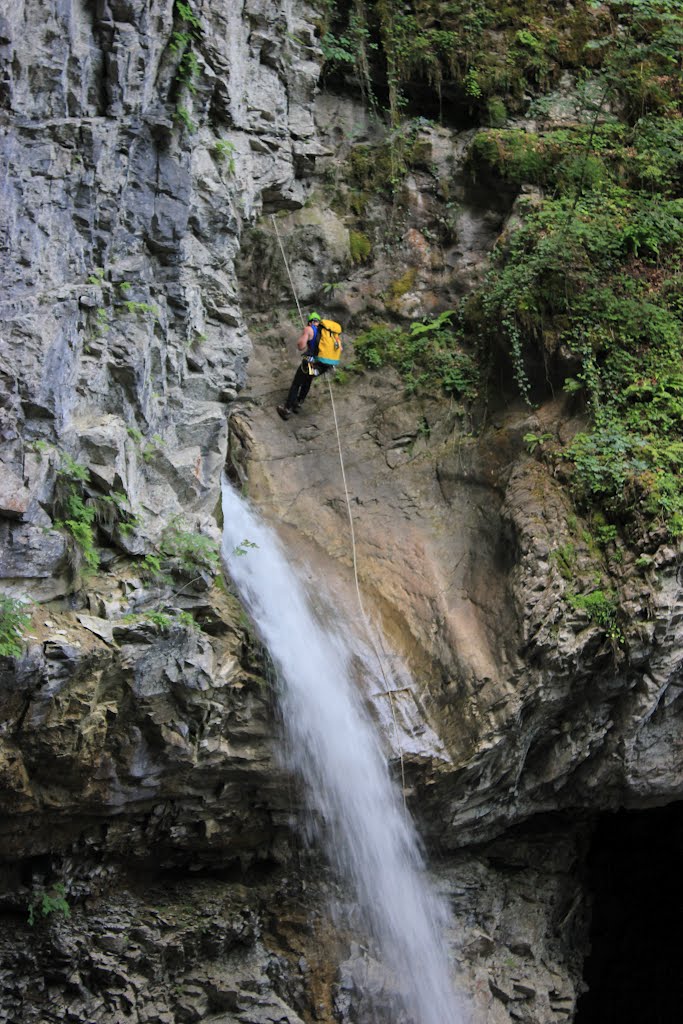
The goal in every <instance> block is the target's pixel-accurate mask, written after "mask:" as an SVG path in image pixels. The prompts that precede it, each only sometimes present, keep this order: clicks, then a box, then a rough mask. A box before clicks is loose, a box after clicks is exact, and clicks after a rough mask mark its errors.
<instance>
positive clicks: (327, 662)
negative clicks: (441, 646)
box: [223, 484, 463, 1024]
mask: <svg viewBox="0 0 683 1024" xmlns="http://www.w3.org/2000/svg"><path fill="white" fill-rule="evenodd" d="M223 511H224V519H225V527H224V535H223V556H224V558H225V561H226V563H227V566H228V569H229V572H230V575H231V577H232V579H233V580H234V582H235V585H236V586H237V587H238V589H239V592H240V596H241V599H242V601H243V603H244V605H245V607H246V608H247V610H248V611H249V613H250V616H251V618H252V620H253V622H254V625H255V627H256V628H257V630H258V632H259V634H260V636H261V639H262V640H263V642H264V644H265V645H266V647H267V649H268V651H269V653H270V655H271V658H272V660H273V663H274V665H275V668H276V671H277V675H278V680H279V698H280V702H281V705H282V713H283V720H284V723H285V728H286V730H287V733H288V736H287V739H288V748H289V750H290V752H291V754H290V756H291V758H292V761H293V767H295V768H296V770H297V771H298V773H299V774H300V776H301V777H302V778H303V780H304V781H305V784H306V791H307V799H308V803H309V808H310V811H311V816H312V818H313V819H316V820H321V821H322V822H323V823H324V826H323V828H322V830H321V831H322V838H323V841H324V843H325V848H326V851H327V854H328V856H329V858H330V860H331V861H332V863H333V864H335V866H336V867H337V869H338V872H339V875H340V877H341V878H342V880H343V881H344V882H345V883H346V884H347V885H348V886H349V887H350V890H351V894H352V898H354V899H355V901H356V903H357V905H358V908H359V910H360V911H361V913H362V915H363V918H364V920H365V922H366V924H367V926H368V928H369V930H370V932H371V934H372V935H373V937H374V939H375V941H376V943H377V946H378V949H379V951H380V953H381V957H382V959H383V962H384V963H385V965H386V966H387V967H388V968H389V970H390V971H391V972H392V974H393V977H394V978H395V979H397V980H396V986H397V988H399V989H400V999H401V1001H402V1002H403V1005H404V1008H405V1011H406V1012H407V1013H408V1015H409V1017H410V1020H411V1022H413V1024H462V1019H463V1018H462V1016H461V1014H460V1012H459V1011H458V1009H457V1007H456V999H455V995H454V991H453V987H452V983H451V978H450V970H449V964H448V958H447V953H446V949H445V942H444V938H443V936H444V931H445V929H446V927H447V925H448V913H447V910H446V908H445V906H444V904H443V903H442V901H441V900H440V899H439V898H438V897H437V895H436V893H435V892H434V891H433V890H432V888H431V886H430V884H429V880H428V878H427V875H426V873H425V866H424V863H423V860H422V856H421V854H420V849H419V841H418V838H417V835H416V833H415V829H414V826H413V825H412V822H411V821H410V819H409V817H408V815H407V813H406V812H405V810H404V808H403V805H402V800H401V796H400V793H399V792H398V790H397V788H396V786H395V785H394V783H393V782H392V780H391V778H390V775H389V771H388V768H387V764H386V758H385V755H384V753H383V751H382V748H381V745H380V741H379V737H378V736H377V734H376V731H375V728H374V726H373V724H372V722H371V721H370V718H369V717H368V715H367V713H366V710H365V707H364V702H363V700H362V698H361V696H360V695H359V693H358V690H357V687H356V686H355V685H354V683H353V673H352V671H351V658H352V646H351V644H349V643H348V642H347V640H346V638H345V636H344V631H345V630H349V629H351V626H352V624H341V629H336V630H330V629H327V628H325V626H324V625H323V624H322V623H321V622H320V621H318V619H317V617H316V614H315V611H314V610H313V605H314V603H315V595H310V598H309V595H308V594H307V592H306V588H305V586H304V584H303V582H302V581H301V580H300V579H299V578H298V576H297V574H296V572H295V571H294V569H293V568H292V567H291V566H290V565H289V563H288V561H287V558H286V557H285V555H284V553H283V552H282V550H281V548H280V545H279V542H278V540H277V538H276V537H275V534H274V533H273V532H272V531H271V530H270V528H268V527H267V526H266V525H265V524H264V523H263V522H262V521H261V520H260V519H259V518H258V516H257V515H256V514H255V513H254V512H253V511H252V510H251V509H250V507H249V506H248V504H247V503H246V502H245V501H243V500H242V499H241V498H240V497H239V496H238V495H237V494H236V492H235V491H234V490H233V488H232V487H231V486H230V485H229V484H225V485H224V488H223ZM245 541H248V544H245V543H244V542H245ZM251 545H255V546H251Z"/></svg>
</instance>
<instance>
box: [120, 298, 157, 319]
mask: <svg viewBox="0 0 683 1024" xmlns="http://www.w3.org/2000/svg"><path fill="white" fill-rule="evenodd" d="M123 306H125V308H126V310H127V311H128V312H129V313H132V314H133V315H134V316H145V315H146V314H147V313H149V314H150V315H151V316H152V317H153V318H154V319H155V320H157V319H158V317H159V310H158V308H157V307H156V306H153V305H151V303H149V302H134V301H133V300H132V299H126V300H125V301H124V302H123Z"/></svg>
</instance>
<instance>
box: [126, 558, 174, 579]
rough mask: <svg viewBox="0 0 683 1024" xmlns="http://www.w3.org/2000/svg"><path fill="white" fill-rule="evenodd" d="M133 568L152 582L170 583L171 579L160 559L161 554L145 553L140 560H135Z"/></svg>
mask: <svg viewBox="0 0 683 1024" xmlns="http://www.w3.org/2000/svg"><path fill="white" fill-rule="evenodd" d="M135 568H136V569H137V570H138V572H140V574H141V575H142V576H143V577H144V578H145V579H148V580H151V581H152V582H154V583H172V582H173V579H172V577H171V576H169V575H168V574H167V573H166V572H165V571H164V567H163V565H162V561H161V555H155V554H151V553H150V554H147V555H145V557H144V558H143V559H142V561H141V562H137V563H136V565H135Z"/></svg>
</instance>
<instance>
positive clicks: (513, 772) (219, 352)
mask: <svg viewBox="0 0 683 1024" xmlns="http://www.w3.org/2000/svg"><path fill="white" fill-rule="evenodd" d="M316 24H317V13H316V11H315V10H314V9H313V8H312V7H311V6H309V5H308V4H306V3H304V2H303V0H292V2H289V3H286V4H276V3H273V2H270V0H240V2H239V3H235V2H233V0H220V2H211V3H209V2H208V0H207V2H203V3H196V4H194V5H193V6H191V7H188V6H187V5H184V4H179V3H173V2H172V0H146V2H145V3H141V4H131V3H128V2H124V0H122V2H116V0H98V2H97V3H96V4H94V5H91V4H87V3H85V2H79V0H66V2H63V3H60V4H56V5H52V6H50V7H49V9H46V8H45V5H42V4H40V3H37V2H35V0H24V2H22V3H19V4H16V5H15V6H14V7H13V8H12V9H11V10H9V11H7V12H5V14H4V15H2V16H0V60H1V61H2V76H1V78H0V105H1V107H0V146H1V147H2V157H3V168H4V174H3V181H2V191H1V193H0V203H1V209H2V225H3V245H2V249H1V250H0V265H1V267H2V279H3V285H4V287H3V291H2V296H1V298H0V319H1V322H2V333H1V335H0V432H1V437H2V442H3V444H2V450H1V451H0V462H1V463H2V465H1V466H0V583H1V590H2V593H3V594H4V595H6V597H7V599H8V604H6V605H5V606H3V607H4V609H5V611H4V614H5V616H6V621H7V622H8V623H9V625H8V629H10V630H12V629H13V626H12V624H11V617H10V613H12V614H15V613H16V614H19V613H18V612H17V609H18V608H19V604H18V602H23V601H25V600H30V601H32V602H33V604H32V605H31V606H30V616H31V618H30V622H28V623H27V624H26V628H25V630H24V638H23V640H22V644H21V653H20V654H19V655H17V654H16V653H7V654H6V655H4V656H3V657H2V658H0V680H1V687H0V701H1V703H2V723H3V724H2V731H1V732H0V778H1V779H2V788H1V791H0V801H1V802H2V811H3V815H2V824H1V825H0V862H1V865H2V866H1V868H0V871H1V877H2V882H3V885H2V890H1V894H0V914H1V915H2V919H3V925H4V927H3V929H2V937H1V938H0V949H1V950H2V955H1V962H0V983H1V984H0V1020H3V1021H8V1022H9V1021H12V1022H14V1024H18V1022H21V1024H28V1022H33V1021H35V1022H38V1021H41V1022H44V1021H48V1020H49V1021H53V1020H54V1021H62V1020H64V1021H66V1020H68V1021H74V1022H86V1021H88V1022H89V1021H102V1022H112V1024H113V1022H115V1021H116V1022H119V1021H122V1020H139V1021H148V1022H159V1024H171V1022H186V1021H187V1022H192V1021H200V1020H210V1021H213V1022H214V1024H228V1022H233V1021H240V1022H242V1024H260V1022H264V1024H265V1022H268V1021H280V1022H289V1024H298V1022H300V1021H306V1022H309V1021H314V1020H319V1021H329V1022H332V1021H340V1022H349V1024H350V1022H358V1024H362V1022H364V1021H367V1020H370V1019H375V1018H374V1017H373V1016H372V1015H373V1014H379V1015H380V1017H381V1014H382V1012H383V1008H384V1012H385V1013H386V1006H385V1001H386V991H385V984H386V981H385V979H384V978H383V976H382V973H381V970H380V968H379V965H378V964H377V963H376V962H375V960H374V959H373V955H372V949H371V948H370V949H369V948H367V947H366V946H365V945H364V940H363V939H362V937H359V936H358V935H356V934H355V933H354V929H353V908H352V907H349V906H347V903H348V894H345V893H343V892H341V891H339V888H338V883H337V882H336V881H335V879H334V878H333V877H332V875H331V873H330V871H329V869H328V867H327V866H326V865H325V864H322V863H320V861H319V857H318V855H317V854H316V852H315V851H311V850H308V849H305V848H304V847H303V846H302V841H301V839H300V833H299V830H298V828H297V816H298V815H299V813H300V800H299V794H298V791H297V781H296V780H292V779H290V778H288V777H287V774H286V771H285V770H284V768H283V767H282V762H281V759H280V758H279V756H278V746H279V737H280V729H279V724H278V712H277V707H276V701H275V698H274V691H273V686H272V679H271V673H270V666H269V663H268V657H267V652H264V651H263V650H262V649H261V647H260V645H259V642H258V638H257V637H256V636H255V635H254V633H253V630H252V627H251V625H250V624H249V623H248V622H246V620H245V618H244V616H243V613H241V610H240V608H239V605H238V602H237V600H236V598H235V597H234V595H233V594H232V593H231V591H230V585H229V581H228V582H227V584H226V583H225V582H224V581H223V580H222V578H221V575H220V572H219V556H218V543H219V541H220V525H221V513H220V508H219V504H220V483H221V473H222V470H223V467H224V466H225V465H226V462H227V467H228V472H229V474H230V475H231V477H232V478H233V479H234V480H236V481H239V482H240V483H242V484H243V485H244V486H245V488H246V489H248V493H249V495H250V497H251V498H252V500H253V501H254V502H255V503H256V504H257V505H258V506H259V508H260V509H261V510H262V511H263V513H264V515H265V516H266V517H267V518H269V519H270V520H271V521H272V522H273V523H274V524H276V526H277V528H278V530H280V531H281V534H282V536H283V537H284V538H285V539H286V541H287V543H288V544H289V546H290V548H291V551H292V554H293V557H294V558H295V559H296V560H297V561H298V562H299V563H300V564H301V565H302V566H303V567H304V569H305V570H306V571H307V572H308V573H309V575H310V577H311V579H312V580H315V579H316V578H321V579H324V580H325V581H326V585H327V584H331V581H334V586H335V587H336V588H338V590H339V593H344V594H348V593H352V586H351V584H352V567H351V549H350V542H349V534H348V521H347V507H346V502H345V500H344V492H343V487H342V483H341V477H340V469H339V453H338V448H337V439H336V435H335V432H334V426H333V420H332V417H331V404H330V398H331V397H332V398H333V400H334V402H335V407H336V410H337V414H338V421H339V426H340V433H341V438H342V450H343V457H344V462H345V469H346V473H347V477H348V484H349V491H350V495H351V511H352V514H353V517H354V522H355V530H356V538H357V545H358V549H357V550H358V567H359V579H360V584H361V588H362V591H363V594H364V597H365V599H366V601H367V603H368V607H369V609H370V611H371V615H372V618H373V619H374V620H376V621H377V622H379V623H381V625H382V628H383V631H384V634H385V636H386V638H387V643H388V645H389V646H390V648H391V650H392V652H393V653H395V654H396V656H397V657H398V658H400V659H401V662H402V663H404V664H405V665H406V666H407V667H408V669H409V670H410V675H411V681H409V683H408V684H407V685H405V686H402V687H401V688H400V690H399V691H397V693H396V695H395V697H394V700H395V706H396V708H397V709H398V712H399V717H400V720H401V722H402V724H403V726H404V729H403V732H399V738H398V740H397V739H396V734H395V733H393V732H392V731H388V732H387V736H386V743H387V747H388V748H391V749H390V756H391V758H392V763H393V764H394V766H395V768H396V772H397V776H398V775H399V761H401V762H402V766H403V770H404V773H405V779H406V784H407V786H406V789H407V798H408V802H409V805H410V808H411V810H412V812H413V813H414V815H415V817H416V819H417V821H418V824H419V827H420V831H421V833H422V835H423V836H424V839H425V844H426V846H427V849H428V851H429V853H430V855H431V858H430V864H431V866H432V870H433V874H434V878H435V884H437V885H438V887H439V888H440V889H441V890H442V891H443V892H444V893H445V894H446V895H447V898H448V900H449V902H450V904H451V906H452V909H453V913H454V928H453V934H452V935H450V936H449V940H450V942H451V946H452V955H453V962H454V965H455V969H456V977H457V979H458V981H459V984H460V987H461V989H462V990H463V992H464V993H465V994H466V996H467V999H468V1001H469V1004H470V1005H471V1016H472V1020H473V1021H480V1020H481V1021H483V1020H486V1021H489V1022H493V1024H495V1022H499V1024H508V1022H510V1021H512V1020H517V1021H528V1022H529V1024H531V1022H534V1024H546V1022H547V1024H550V1022H556V1021H564V1020H572V1019H574V1016H575V1012H576V1003H577V998H578V995H579V993H580V991H581V987H582V980H581V979H582V971H583V958H584V955H585V953H586V949H587V935H588V925H589V909H590V908H589V899H588V896H587V891H586V888H585V884H584V883H585V878H584V875H585V860H586V853H587V850H588V847H589V842H590V835H591V831H592V828H593V824H594V821H595V817H596V815H597V813H598V812H600V811H602V810H605V809H610V808H616V807H648V806H654V805H658V804H662V803H668V802H672V801H674V800H678V799H680V798H681V796H682V795H683V794H682V792H681V791H682V789H683V782H682V776H681V771H680V751H681V742H682V740H681V736H682V734H681V717H680V708H681V660H682V659H683V655H682V654H681V653H680V652H681V643H680V639H681V628H682V625H681V624H682V622H683V595H682V594H681V583H682V580H681V575H680V551H678V550H676V548H675V546H672V545H670V544H668V545H667V544H665V543H663V539H662V538H659V539H658V538H657V537H656V536H654V537H653V539H652V544H651V551H650V552H649V555H648V557H647V558H646V559H642V558H641V559H636V558H635V556H633V555H632V554H631V553H629V551H628V550H627V549H626V548H622V547H619V546H618V545H615V547H614V550H613V552H612V554H613V555H615V554H616V553H617V551H618V557H610V558H608V557H606V555H605V551H604V549H602V548H598V547H596V545H595V543H594V542H593V540H592V538H591V535H590V531H589V530H588V528H587V526H586V524H585V523H583V522H582V520H581V518H580V516H578V515H577V513H576V511H575V510H574V509H573V508H572V507H571V505H570V503H569V499H568V497H567V492H566V488H565V487H564V486H563V480H562V478H561V473H558V472H556V471H553V468H552V463H551V462H548V461H547V460H542V459H540V458H538V454H539V450H540V449H538V448H537V449H536V450H535V451H533V452H530V451H529V447H530V446H529V443H528V442H525V440H524V439H525V437H527V436H529V435H531V436H533V437H536V438H544V437H553V436H560V435H561V434H563V433H564V434H566V435H571V433H572V431H575V430H576V429H578V424H579V419H578V417H579V414H578V413H577V412H576V411H575V409H574V408H573V406H572V404H571V400H570V399H569V398H567V399H565V400H561V399H552V400H548V401H545V402H543V403H541V404H540V405H539V406H538V407H537V408H535V409H534V410H531V409H530V408H529V407H527V406H525V405H524V403H522V402H521V401H519V400H518V399H515V398H510V394H509V388H508V386H507V382H502V383H501V387H500V388H499V394H498V397H497V398H495V399H494V400H493V401H492V404H491V406H490V408H487V409H484V408H482V407H476V406H474V407H465V406H463V405H462V404H460V403H456V402H454V401H453V400H452V399H448V398H444V397H443V396H442V395H440V394H433V393H430V394H417V395H415V394H412V395H411V394H406V393H405V390H404V383H403V382H402V381H401V380H400V379H399V377H398V375H397V374H395V373H394V371H393V370H383V371H381V372H372V371H365V372H363V373H358V374H356V375H354V376H352V377H351V379H350V380H347V381H345V382H342V383H335V384H334V385H333V386H332V388H331V391H332V394H331V395H330V391H329V390H328V384H327V381H326V380H325V379H321V380H318V381H317V382H316V383H315V384H314V390H313V392H312V394H311V397H310V398H309V401H308V403H307V405H306V407H305V410H304V411H303V412H302V413H301V414H300V415H299V416H298V417H296V418H294V417H292V419H290V420H289V421H288V422H286V423H283V422H281V421H280V419H279V418H278V417H277V415H276V413H275V405H276V403H277V402H278V401H280V400H281V398H282V397H283V395H284V393H285V391H286V388H287V387H288V384H289V381H290V378H291V374H292V373H293V370H294V368H295V365H296V357H295V354H294V339H295V337H296V335H297V333H298V329H299V324H298V317H297V315H296V311H295V310H294V309H293V307H294V305H295V303H294V301H293V297H292V294H291V287H290V281H289V279H288V276H287V273H286V270H285V266H284V264H283V261H282V259H281V253H280V250H279V245H278V237H277V236H278V235H279V236H280V237H281V238H282V239H283V244H284V248H285V253H286V257H287V260H288V263H289V268H290V271H291V274H292V282H293V285H294V287H295V289H296V293H297V297H298V299H299V300H300V302H302V303H314V304H315V305H316V306H318V307H319V306H321V305H324V306H325V308H326V311H328V312H330V313H331V314H333V315H334V316H335V317H336V318H337V319H339V320H341V321H342V322H343V323H344V325H345V327H346V328H347V345H346V353H345V359H347V360H350V358H351V356H352V354H353V337H354V332H356V331H359V330H361V328H362V326H363V324H364V321H365V318H366V317H367V316H369V315H370V314H371V313H373V314H377V313H383V312H386V311H388V313H387V315H388V316H390V317H392V318H394V319H396V320H397V321H403V322H410V321H412V320H414V319H416V318H419V317H422V316H425V315H427V314H434V313H438V312H440V311H442V310H444V309H447V308H450V307H452V306H453V304H455V303H456V302H457V301H458V299H459V297H461V296H463V295H465V294H467V292H468V290H469V289H470V288H471V287H472V285H473V283H475V282H476V281H478V280H479V279H480V278H481V275H482V272H483V266H484V262H485V259H486V255H487V253H488V252H489V250H490V248H491V246H492V245H493V243H494V241H495V239H496V238H497V237H498V236H499V235H500V234H501V232H504V231H505V230H506V229H507V228H509V226H510V224H511V223H512V222H513V221H514V219H515V218H517V217H519V216H520V204H519V202H518V201H517V191H516V190H513V189H510V188H509V187H503V186H501V185H500V184H499V185H498V186H490V187H487V186H486V184H485V183H483V182H479V183H475V182H473V181H472V180H471V178H470V177H469V176H468V174H467V171H466V167H465V156H466V153H467V149H468V146H469V145H470V143H471V141H472V137H473V130H471V129H468V130H465V131H462V130H456V129H450V128H448V127H445V126H436V125H434V124H428V123H424V124H422V125H420V126H419V129H418V131H417V135H416V138H415V139H414V140H413V142H414V143H415V145H416V148H415V151H414V152H415V155H414V159H413V161H412V163H411V167H410V169H409V173H408V174H407V175H406V178H405V180H404V182H403V184H402V187H401V192H400V199H399V200H398V201H394V202H391V203H387V201H385V200H383V199H381V198H377V197H375V198H372V199H370V200H368V201H367V206H366V207H365V210H364V224H365V230H366V235H367V237H365V236H364V241H362V240H361V241H359V239H358V237H357V236H358V232H357V231H356V230H355V227H354V224H355V221H354V222H353V224H352V221H351V219H350V218H349V217H347V216H346V213H345V210H347V209H348V206H347V205H345V204H347V203H348V202H349V201H350V200H349V194H350V193H351V192H353V190H354V185H353V183H351V184H349V180H348V179H349V175H348V174H347V172H346V170H345V168H348V161H349V160H350V159H351V155H352V149H354V147H357V146H359V145H360V146H361V147H362V146H366V147H369V149H370V151H372V147H373V146H378V145H380V143H381V141H382V139H383V138H384V135H385V129H384V127H383V126H382V124H381V123H379V122H378V121H377V120H376V119H373V118H372V117H370V116H369V115H368V114H367V112H366V111H365V109H364V107H363V105H362V104H361V102H360V100H359V99H358V98H354V97H353V96H349V95H333V94H331V93H326V92H321V91H319V88H318V83H319V74H320V64H321V58H320V49H319V40H318V38H317V34H316ZM570 84H571V83H570ZM567 88H568V89H569V87H567ZM565 99H566V97H565ZM563 110H564V108H562V109H561V110H559V113H557V115H556V116H557V117H558V118H560V119H561V118H562V117H563V116H564V113H563ZM352 198H353V197H352ZM527 198H529V197H527ZM531 200H533V196H532V197H531ZM356 226H357V225H356ZM276 228H277V232H276ZM380 239H381V241H380ZM365 242H367V243H368V244H372V245H373V246H374V249H373V257H372V259H371V260H366V259H365V256H363V252H365V250H364V249H363V245H364V244H365ZM359 246H361V251H359V248H358V247H359ZM542 444H543V442H542V441H541V445H542ZM587 581H591V582H592V583H593V584H594V583H595V581H600V582H601V583H602V584H603V585H604V588H605V590H606V589H607V588H608V587H609V588H611V589H612V590H614V591H615V592H618V594H619V597H620V608H621V609H622V612H621V617H620V618H619V619H618V620H617V619H615V618H613V617H612V618H609V617H608V618H603V619H602V620H601V619H600V618H599V617H597V618H596V616H595V615H591V613H590V609H588V610H587V608H586V606H585V604H584V605H582V604H581V602H580V601H579V602H577V601H576V596H577V594H578V595H580V594H582V593H583V592H584V591H585V590H586V584H587ZM350 608H351V609H353V605H350ZM351 615H353V611H351ZM11 639H12V634H11V633H10V640H11ZM385 703H386V695H385V696H384V697H382V696H381V695H380V696H379V697H377V698H376V699H375V700H374V711H375V714H376V717H377V720H378V722H380V723H381V722H382V721H383V720H385V719H386V716H387V709H386V706H385ZM427 736H429V737H430V741H429V743H427V742H426V740H423V739H421V737H427ZM331 901H334V902H335V903H337V905H338V906H339V908H340V909H339V912H338V916H337V919H336V922H337V923H335V924H334V925H333V924H332V923H331V922H332V919H331V917H330V914H329V904H330V902H331Z"/></svg>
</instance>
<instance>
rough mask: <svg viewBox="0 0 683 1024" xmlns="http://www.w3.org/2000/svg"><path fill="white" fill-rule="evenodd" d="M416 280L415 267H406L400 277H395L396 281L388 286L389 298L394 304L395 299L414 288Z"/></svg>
mask: <svg viewBox="0 0 683 1024" xmlns="http://www.w3.org/2000/svg"><path fill="white" fill-rule="evenodd" d="M416 278H417V270H416V269H415V267H408V269H407V270H406V271H405V272H404V273H403V274H401V276H400V277H397V278H396V280H395V281H392V282H391V284H390V285H389V296H390V298H391V299H393V301H394V302H395V301H396V300H397V299H400V298H402V297H403V296H404V295H406V294H407V293H408V292H409V291H411V289H412V288H413V287H414V285H415V279H416Z"/></svg>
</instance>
